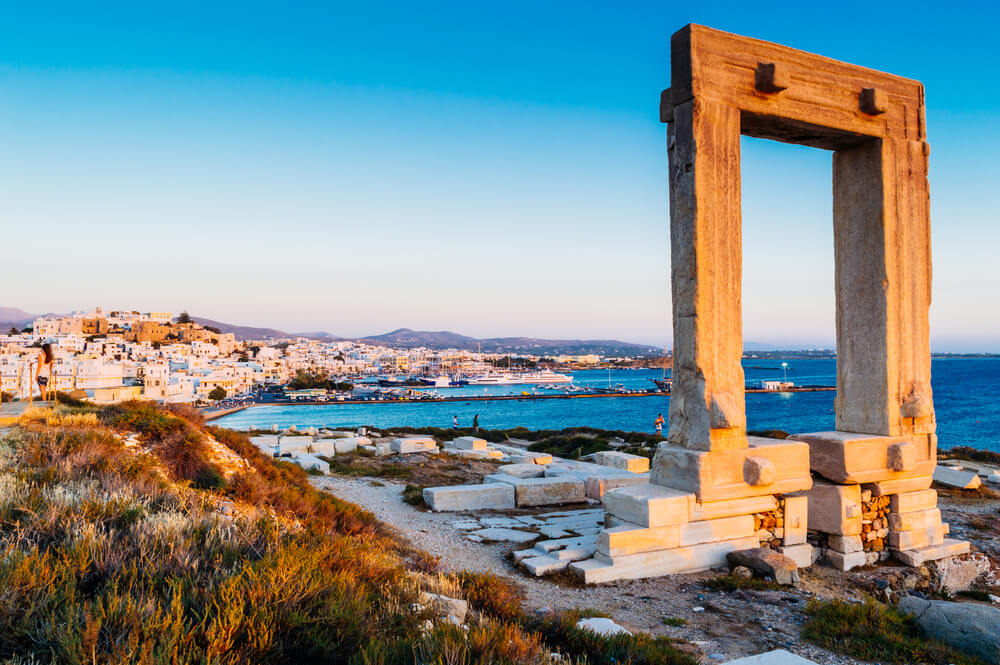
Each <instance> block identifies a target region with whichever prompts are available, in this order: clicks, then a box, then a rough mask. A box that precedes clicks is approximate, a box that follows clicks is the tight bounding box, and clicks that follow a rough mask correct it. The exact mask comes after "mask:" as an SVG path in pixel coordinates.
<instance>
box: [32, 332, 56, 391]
mask: <svg viewBox="0 0 1000 665" xmlns="http://www.w3.org/2000/svg"><path fill="white" fill-rule="evenodd" d="M53 360H54V359H53V356H52V345H51V344H49V343H48V342H45V344H42V348H40V349H39V350H38V365H37V366H36V367H35V383H37V384H38V392H39V393H40V399H41V400H42V401H43V402H46V401H48V399H49V379H51V378H52V362H53ZM42 372H45V375H44V376H43V375H42Z"/></svg>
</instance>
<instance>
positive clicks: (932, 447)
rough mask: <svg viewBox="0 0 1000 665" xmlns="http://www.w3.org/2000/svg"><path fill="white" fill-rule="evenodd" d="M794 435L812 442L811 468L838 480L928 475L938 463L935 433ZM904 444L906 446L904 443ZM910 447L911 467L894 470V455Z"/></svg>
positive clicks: (844, 481)
mask: <svg viewBox="0 0 1000 665" xmlns="http://www.w3.org/2000/svg"><path fill="white" fill-rule="evenodd" d="M792 438H794V439H796V440H798V441H805V442H806V443H808V444H809V463H810V465H811V467H812V470H813V471H815V472H816V473H818V474H820V475H821V476H823V477H824V478H826V479H828V480H832V481H833V482H836V483H844V484H850V483H870V482H876V481H885V480H899V479H903V478H912V477H916V476H926V475H927V474H929V473H931V472H933V470H934V466H935V465H936V464H937V437H936V436H934V435H933V434H922V435H916V434H913V435H908V436H904V437H890V436H879V435H873V434H863V433H857V432H841V431H837V432H812V433H809V434H796V435H794V436H793V437H792ZM903 444H905V446H904V445H903ZM901 449H905V450H907V451H908V452H907V455H908V459H910V460H911V463H910V464H909V468H908V469H906V470H905V471H904V470H898V471H897V470H894V469H893V468H892V465H891V463H890V451H893V456H894V458H895V457H896V456H898V455H899V454H900V453H899V451H900V450H901Z"/></svg>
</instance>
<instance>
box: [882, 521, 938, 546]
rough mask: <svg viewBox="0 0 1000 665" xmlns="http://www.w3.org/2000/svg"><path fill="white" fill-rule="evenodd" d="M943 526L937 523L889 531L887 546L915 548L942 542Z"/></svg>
mask: <svg viewBox="0 0 1000 665" xmlns="http://www.w3.org/2000/svg"><path fill="white" fill-rule="evenodd" d="M944 535H945V532H944V527H943V526H942V525H941V524H940V523H938V524H936V525H934V526H929V527H927V528H925V529H914V530H913V531H890V532H889V547H890V548H891V549H894V550H916V549H920V548H922V547H929V546H931V545H940V544H941V543H943V542H944Z"/></svg>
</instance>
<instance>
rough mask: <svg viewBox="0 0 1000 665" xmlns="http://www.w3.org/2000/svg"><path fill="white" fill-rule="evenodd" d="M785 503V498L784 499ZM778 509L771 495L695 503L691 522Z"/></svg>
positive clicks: (776, 502) (775, 500) (692, 505)
mask: <svg viewBox="0 0 1000 665" xmlns="http://www.w3.org/2000/svg"><path fill="white" fill-rule="evenodd" d="M786 501H787V497H786ZM777 508H778V500H777V499H775V498H774V496H773V495H771V494H765V495H763V496H749V497H743V498H740V499H728V500H724V501H707V502H701V501H695V502H693V503H692V504H691V517H690V519H691V521H692V522H697V521H700V520H716V519H719V518H722V517H733V516H734V515H751V514H753V513H767V512H771V511H772V510H776V509H777Z"/></svg>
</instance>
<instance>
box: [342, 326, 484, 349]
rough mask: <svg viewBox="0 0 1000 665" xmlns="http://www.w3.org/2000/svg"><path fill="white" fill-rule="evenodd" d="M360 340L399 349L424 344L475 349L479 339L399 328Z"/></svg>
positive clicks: (442, 332)
mask: <svg viewBox="0 0 1000 665" xmlns="http://www.w3.org/2000/svg"><path fill="white" fill-rule="evenodd" d="M358 341H360V342H365V343H367V344H376V345H378V346H394V347H396V348H397V349H412V348H415V347H418V346H424V347H427V348H428V349H465V348H472V349H475V348H476V346H475V345H476V342H477V341H478V340H476V339H475V338H474V337H467V336H465V335H459V334H458V333H453V332H448V331H447V330H438V331H436V332H430V331H426V330H410V329H409V328H399V329H398V330H393V331H392V332H387V333H385V334H383V335H369V336H368V337H362V338H361V339H360V340H358ZM470 344H471V345H472V346H471V347H469V345H470Z"/></svg>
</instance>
